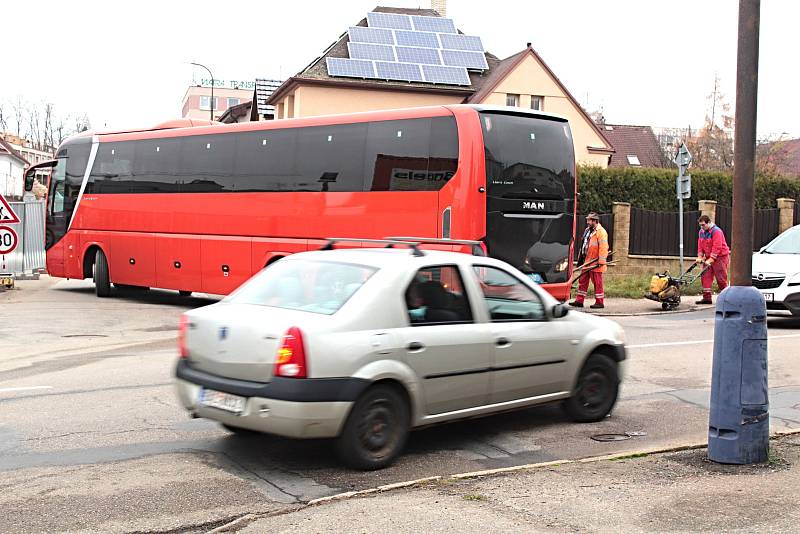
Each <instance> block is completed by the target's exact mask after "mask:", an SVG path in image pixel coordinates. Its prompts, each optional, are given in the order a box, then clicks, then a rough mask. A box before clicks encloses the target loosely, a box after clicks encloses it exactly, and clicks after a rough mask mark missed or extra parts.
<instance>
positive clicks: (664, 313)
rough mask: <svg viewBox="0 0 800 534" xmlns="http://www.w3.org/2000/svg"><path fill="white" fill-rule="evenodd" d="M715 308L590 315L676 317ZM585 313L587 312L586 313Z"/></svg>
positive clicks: (703, 307) (704, 307)
mask: <svg viewBox="0 0 800 534" xmlns="http://www.w3.org/2000/svg"><path fill="white" fill-rule="evenodd" d="M712 308H714V306H692V307H690V308H688V309H686V310H659V311H651V312H639V313H624V312H620V313H616V312H602V313H591V312H589V315H599V316H600V317H639V316H642V315H676V314H679V313H693V312H698V311H703V310H709V309H712ZM584 313H585V312H584Z"/></svg>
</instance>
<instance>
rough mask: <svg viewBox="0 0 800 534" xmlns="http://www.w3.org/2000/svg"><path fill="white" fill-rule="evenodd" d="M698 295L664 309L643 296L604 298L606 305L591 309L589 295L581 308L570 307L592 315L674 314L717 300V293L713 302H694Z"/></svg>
mask: <svg viewBox="0 0 800 534" xmlns="http://www.w3.org/2000/svg"><path fill="white" fill-rule="evenodd" d="M699 299H700V297H699V296H697V295H688V296H685V297H683V299H682V301H681V304H680V306H679V307H678V309H676V310H672V311H664V310H662V309H661V304H660V303H658V302H655V301H652V300H648V299H646V298H644V297H642V298H638V299H623V298H606V299H605V305H606V307H605V308H603V309H601V310H593V309H591V308H590V307H589V306H590V305H591V304H593V303H594V298H593V297H589V298H587V299H586V302H585V303H584V307H583V308H572V307H571V306H570V309H572V310H577V311H581V312H585V313H591V314H592V315H603V316H610V317H613V316H625V315H657V314H676V313H686V312H691V311H699V310H707V309H709V308H713V307H714V306H715V305H716V302H717V295H714V297H713V301H714V304H700V305H698V304H695V301H696V300H699Z"/></svg>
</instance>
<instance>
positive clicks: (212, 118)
mask: <svg viewBox="0 0 800 534" xmlns="http://www.w3.org/2000/svg"><path fill="white" fill-rule="evenodd" d="M189 65H195V66H197V67H203V68H204V69H206V70H207V71H208V75H209V76H211V111H210V113H211V120H212V121H213V120H214V75H213V74H211V69H209V68H208V67H206V66H205V65H201V64H200V63H194V62H192V63H189Z"/></svg>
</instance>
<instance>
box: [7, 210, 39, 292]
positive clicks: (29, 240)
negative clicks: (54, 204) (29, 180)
mask: <svg viewBox="0 0 800 534" xmlns="http://www.w3.org/2000/svg"><path fill="white" fill-rule="evenodd" d="M9 204H10V205H11V209H13V210H14V212H15V213H16V214H17V216H18V217H19V221H20V222H19V223H17V224H9V225H8V226H10V227H11V228H12V229H13V230H14V231H15V232H16V233H17V237H18V238H19V244H18V245H17V248H16V249H15V250H14V252H12V253H11V254H5V255H4V256H2V257H1V258H0V272H3V273H12V274H15V275H17V276H21V275H23V274H29V273H32V272H35V271H38V269H44V268H45V265H46V258H45V250H44V235H45V234H44V233H45V211H44V210H45V203H44V200H37V201H34V202H9Z"/></svg>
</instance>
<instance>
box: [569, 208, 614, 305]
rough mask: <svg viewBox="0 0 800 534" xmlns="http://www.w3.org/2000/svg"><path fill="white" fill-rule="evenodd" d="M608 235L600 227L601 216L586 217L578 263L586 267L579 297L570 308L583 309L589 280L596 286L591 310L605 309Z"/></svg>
mask: <svg viewBox="0 0 800 534" xmlns="http://www.w3.org/2000/svg"><path fill="white" fill-rule="evenodd" d="M607 259H608V233H607V232H606V230H605V228H603V227H602V226H601V225H600V216H599V215H597V214H596V213H594V212H592V213H590V214H589V215H587V216H586V230H584V232H583V239H582V240H581V251H580V254H579V256H578V263H579V264H581V265H585V267H584V269H583V272H582V273H581V276H580V278H578V296H577V297H575V300H574V301H572V302H570V303H569V305H570V306H575V307H576V308H583V300H584V299H585V298H586V294H587V292H588V291H589V280H591V281H592V284H593V285H594V304H592V305H591V306H589V307H590V308H595V309H597V308H605V304H604V300H605V294H604V292H603V273H604V272H606V269H608V266H607V265H606V260H607Z"/></svg>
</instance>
